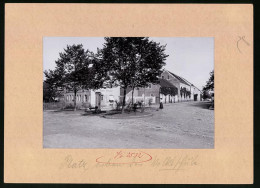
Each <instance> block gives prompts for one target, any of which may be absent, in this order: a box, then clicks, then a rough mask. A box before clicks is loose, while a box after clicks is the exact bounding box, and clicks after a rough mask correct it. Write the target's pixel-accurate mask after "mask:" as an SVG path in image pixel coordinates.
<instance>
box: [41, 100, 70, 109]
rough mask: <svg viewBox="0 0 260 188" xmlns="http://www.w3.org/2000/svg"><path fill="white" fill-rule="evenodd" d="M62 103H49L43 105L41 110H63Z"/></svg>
mask: <svg viewBox="0 0 260 188" xmlns="http://www.w3.org/2000/svg"><path fill="white" fill-rule="evenodd" d="M64 106H65V104H64V102H49V103H43V110H58V109H61V108H64Z"/></svg>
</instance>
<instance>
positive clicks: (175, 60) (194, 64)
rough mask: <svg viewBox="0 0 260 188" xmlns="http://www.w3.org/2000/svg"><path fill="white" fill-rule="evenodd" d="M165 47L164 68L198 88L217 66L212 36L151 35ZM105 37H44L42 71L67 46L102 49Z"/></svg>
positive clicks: (49, 66) (52, 63)
mask: <svg viewBox="0 0 260 188" xmlns="http://www.w3.org/2000/svg"><path fill="white" fill-rule="evenodd" d="M150 39H151V40H153V41H156V42H160V44H162V45H164V44H167V46H166V51H165V53H166V54H167V55H169V57H168V58H167V60H166V66H165V69H167V70H169V71H171V72H173V73H175V74H177V75H179V76H181V77H183V78H185V79H186V80H188V81H189V82H191V83H193V84H194V85H195V86H197V87H198V88H199V89H202V87H203V86H204V85H205V84H206V81H207V80H208V79H209V73H210V72H211V71H212V70H213V69H214V38H213V37H201V38H199V37H171V38H166V37H150ZM103 43H104V38H103V37H44V39H43V70H49V69H52V70H53V69H54V68H55V61H56V60H57V59H58V58H59V53H60V52H63V51H64V50H63V49H64V48H66V46H67V45H72V44H83V46H84V48H85V49H88V50H90V51H92V52H96V50H97V48H102V44H103Z"/></svg>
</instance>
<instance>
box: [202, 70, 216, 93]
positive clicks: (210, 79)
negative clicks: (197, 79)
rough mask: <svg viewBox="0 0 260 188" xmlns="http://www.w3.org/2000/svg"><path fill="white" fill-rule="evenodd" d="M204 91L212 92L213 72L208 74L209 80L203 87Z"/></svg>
mask: <svg viewBox="0 0 260 188" xmlns="http://www.w3.org/2000/svg"><path fill="white" fill-rule="evenodd" d="M203 90H204V91H214V70H213V71H211V72H210V77H209V80H208V81H207V83H206V85H205V86H204V87H203Z"/></svg>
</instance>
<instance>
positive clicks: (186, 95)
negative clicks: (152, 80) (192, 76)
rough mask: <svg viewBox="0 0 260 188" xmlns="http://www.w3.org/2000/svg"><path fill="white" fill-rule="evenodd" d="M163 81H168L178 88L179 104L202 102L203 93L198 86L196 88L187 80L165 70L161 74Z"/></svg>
mask: <svg viewBox="0 0 260 188" xmlns="http://www.w3.org/2000/svg"><path fill="white" fill-rule="evenodd" d="M161 78H162V79H166V80H168V81H169V82H170V83H172V84H173V85H174V86H175V87H177V88H178V96H177V100H178V102H181V101H189V100H192V101H200V100H201V99H202V92H201V90H199V89H198V88H197V87H196V86H194V85H193V84H192V83H191V82H189V81H187V80H186V79H184V78H182V77H180V76H178V75H176V74H174V73H172V72H170V71H167V70H164V71H163V73H162V74H161Z"/></svg>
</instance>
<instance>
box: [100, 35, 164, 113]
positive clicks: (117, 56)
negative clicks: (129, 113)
mask: <svg viewBox="0 0 260 188" xmlns="http://www.w3.org/2000/svg"><path fill="white" fill-rule="evenodd" d="M164 51H165V46H161V45H160V43H156V42H154V41H150V40H149V38H147V37H106V38H105V44H104V45H103V49H101V53H100V54H101V56H102V58H101V59H102V65H103V66H104V67H105V69H106V70H107V71H108V72H109V73H108V74H109V77H110V79H109V82H110V83H111V84H113V85H114V86H120V87H121V88H123V90H124V94H123V108H122V112H123V110H124V106H125V98H126V89H127V88H128V87H131V88H132V90H134V89H135V88H136V87H145V86H147V85H148V84H149V83H152V84H153V83H158V77H159V75H160V74H161V73H162V67H163V66H164V65H165V62H164V61H165V60H166V57H168V55H166V54H165V53H164ZM132 92H133V91H132ZM132 95H133V93H132Z"/></svg>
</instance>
